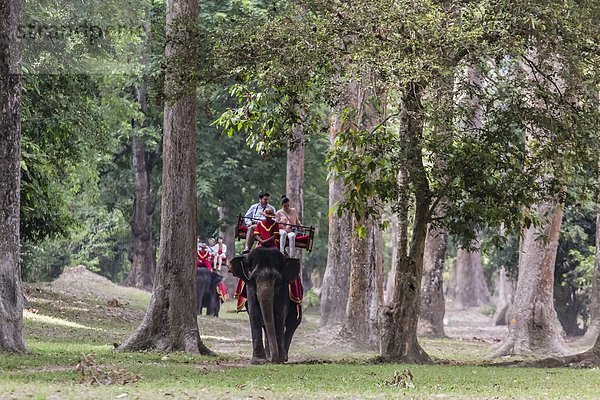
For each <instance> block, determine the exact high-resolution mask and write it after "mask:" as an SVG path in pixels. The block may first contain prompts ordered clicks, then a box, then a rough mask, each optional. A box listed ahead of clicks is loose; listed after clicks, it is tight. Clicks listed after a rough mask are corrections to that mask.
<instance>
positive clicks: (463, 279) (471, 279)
mask: <svg viewBox="0 0 600 400" xmlns="http://www.w3.org/2000/svg"><path fill="white" fill-rule="evenodd" d="M454 274H455V275H454V277H455V281H454V288H453V289H454V290H453V294H454V297H453V298H454V300H455V301H456V302H457V303H458V305H459V306H460V307H478V306H481V305H484V304H488V303H489V302H490V292H489V290H488V288H487V286H486V284H485V279H484V278H483V267H482V265H481V253H480V252H479V251H473V252H469V251H467V250H465V249H458V251H457V253H456V267H455V269H454Z"/></svg>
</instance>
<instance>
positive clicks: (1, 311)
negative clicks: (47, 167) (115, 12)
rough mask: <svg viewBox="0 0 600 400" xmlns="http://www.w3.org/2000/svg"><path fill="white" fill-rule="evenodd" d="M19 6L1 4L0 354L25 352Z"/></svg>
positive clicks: (16, 1) (4, 0) (13, 0)
mask: <svg viewBox="0 0 600 400" xmlns="http://www.w3.org/2000/svg"><path fill="white" fill-rule="evenodd" d="M21 14H22V4H21V1H20V0H1V1H0V18H1V20H0V350H2V351H11V352H12V351H25V350H27V347H26V346H25V341H24V340H23V293H22V291H21V265H20V262H19V260H20V255H19V250H20V246H19V243H20V242H19V240H20V237H19V234H20V233H19V232H20V231H19V223H20V214H19V213H20V206H21V197H20V183H21V167H20V161H21V55H20V48H19V47H20V40H19V35H18V27H19V24H20V21H21Z"/></svg>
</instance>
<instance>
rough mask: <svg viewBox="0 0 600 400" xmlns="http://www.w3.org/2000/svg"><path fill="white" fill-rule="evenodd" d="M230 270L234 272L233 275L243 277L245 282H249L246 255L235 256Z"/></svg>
mask: <svg viewBox="0 0 600 400" xmlns="http://www.w3.org/2000/svg"><path fill="white" fill-rule="evenodd" d="M229 272H231V273H232V274H233V276H235V277H237V278H240V279H242V280H243V281H245V282H248V278H247V274H246V257H244V256H240V257H234V258H232V259H231V268H230V269H229Z"/></svg>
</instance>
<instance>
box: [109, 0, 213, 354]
mask: <svg viewBox="0 0 600 400" xmlns="http://www.w3.org/2000/svg"><path fill="white" fill-rule="evenodd" d="M197 18H198V1H197V0H168V1H167V19H166V38H167V40H166V43H167V46H166V47H165V57H166V72H165V95H166V99H165V108H164V138H163V175H162V203H161V231H160V256H159V260H158V267H157V272H156V275H155V277H154V287H153V291H152V298H151V300H150V305H149V306H148V310H147V311H146V315H145V317H144V320H143V321H142V323H141V325H140V326H139V327H138V329H137V330H136V332H134V333H133V335H132V336H131V337H129V338H128V339H127V340H126V341H125V343H124V344H122V345H121V347H120V348H121V349H123V350H143V349H152V348H155V349H158V350H161V351H187V352H195V353H198V352H200V353H204V354H209V353H210V350H209V349H208V348H206V347H205V346H204V344H203V343H202V340H201V339H200V334H199V332H198V324H197V321H196V305H195V301H196V300H195V299H196V294H195V289H196V285H195V282H196V279H195V268H194V264H195V263H194V261H195V254H194V253H195V249H196V240H195V238H196V235H195V224H196V175H195V165H196V83H197V79H198V77H197V70H196V60H197V58H198V56H199V55H198V54H197V50H196V43H197V42H196V41H197V40H198V36H197Z"/></svg>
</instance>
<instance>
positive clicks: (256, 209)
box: [244, 203, 277, 225]
mask: <svg viewBox="0 0 600 400" xmlns="http://www.w3.org/2000/svg"><path fill="white" fill-rule="evenodd" d="M267 208H270V209H271V210H273V214H275V213H276V212H277V210H276V209H275V207H273V206H272V205H270V204H267V206H266V207H263V206H262V205H261V204H260V203H256V204H253V205H252V206H251V207H250V208H249V209H248V211H247V212H246V215H244V217H245V218H246V225H253V224H256V222H257V221H256V220H257V219H258V220H261V221H262V220H264V219H265V216H264V215H262V213H263V212H264V211H265V210H266V209H267ZM249 218H255V219H249Z"/></svg>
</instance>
